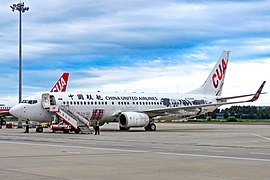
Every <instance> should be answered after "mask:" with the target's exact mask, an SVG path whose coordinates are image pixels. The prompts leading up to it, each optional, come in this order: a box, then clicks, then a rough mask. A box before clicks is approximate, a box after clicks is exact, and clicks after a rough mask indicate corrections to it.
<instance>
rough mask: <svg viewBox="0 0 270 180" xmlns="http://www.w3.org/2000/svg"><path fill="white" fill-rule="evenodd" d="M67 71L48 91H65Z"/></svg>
mask: <svg viewBox="0 0 270 180" xmlns="http://www.w3.org/2000/svg"><path fill="white" fill-rule="evenodd" d="M68 76H69V73H63V74H62V76H61V77H60V78H59V80H58V81H57V82H56V83H55V85H54V86H53V88H52V89H51V91H50V92H65V91H66V88H67V84H68Z"/></svg>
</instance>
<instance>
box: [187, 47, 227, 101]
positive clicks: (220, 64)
mask: <svg viewBox="0 0 270 180" xmlns="http://www.w3.org/2000/svg"><path fill="white" fill-rule="evenodd" d="M229 54H230V51H225V50H224V51H223V52H222V54H221V56H220V58H219V59H218V61H217V63H216V65H215V67H214V68H213V69H212V71H211V73H210V74H209V76H208V78H207V79H206V81H205V83H204V84H203V85H202V86H201V87H200V88H198V89H195V90H193V91H191V92H188V93H190V94H205V95H213V96H220V95H221V92H222V88H223V84H224V79H225V73H226V69H227V65H228V60H229Z"/></svg>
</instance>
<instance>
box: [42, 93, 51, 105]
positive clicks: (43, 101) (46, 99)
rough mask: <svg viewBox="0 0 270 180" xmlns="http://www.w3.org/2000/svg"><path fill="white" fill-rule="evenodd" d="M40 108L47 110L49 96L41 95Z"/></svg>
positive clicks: (47, 94)
mask: <svg viewBox="0 0 270 180" xmlns="http://www.w3.org/2000/svg"><path fill="white" fill-rule="evenodd" d="M41 104H42V107H43V108H44V109H49V108H50V94H49V93H46V94H42V102H41Z"/></svg>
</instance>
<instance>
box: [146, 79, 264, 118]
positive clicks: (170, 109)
mask: <svg viewBox="0 0 270 180" xmlns="http://www.w3.org/2000/svg"><path fill="white" fill-rule="evenodd" d="M264 85H265V81H264V82H263V83H262V84H261V86H260V87H259V89H258V90H257V92H256V93H255V94H253V97H252V98H251V99H249V100H246V101H232V102H218V103H209V104H200V105H191V106H180V107H168V108H159V109H152V110H151V109H150V110H147V111H143V112H144V113H146V114H148V115H150V116H151V115H152V116H153V115H160V114H163V113H169V112H176V111H179V110H186V111H188V110H195V109H199V108H204V107H213V106H216V107H219V106H222V105H229V104H238V103H246V102H253V101H256V100H257V99H259V97H260V95H261V94H262V89H263V87H264ZM239 97H245V96H239ZM231 99H232V98H231Z"/></svg>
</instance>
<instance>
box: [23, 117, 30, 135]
mask: <svg viewBox="0 0 270 180" xmlns="http://www.w3.org/2000/svg"><path fill="white" fill-rule="evenodd" d="M25 124H26V125H25V131H24V133H29V126H30V122H29V119H27V120H26V122H25Z"/></svg>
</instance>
